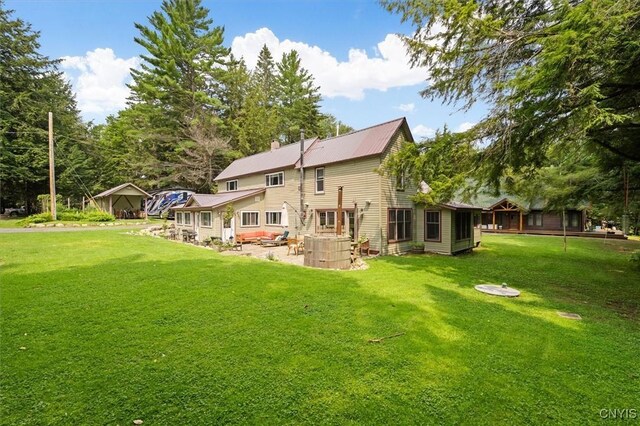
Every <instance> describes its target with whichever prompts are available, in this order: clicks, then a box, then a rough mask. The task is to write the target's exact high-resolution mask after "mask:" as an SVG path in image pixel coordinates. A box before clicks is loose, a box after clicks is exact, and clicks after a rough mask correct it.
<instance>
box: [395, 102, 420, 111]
mask: <svg viewBox="0 0 640 426" xmlns="http://www.w3.org/2000/svg"><path fill="white" fill-rule="evenodd" d="M396 108H397V109H399V110H400V111H403V112H413V111H414V110H415V109H416V104H414V103H410V104H400V105H398V106H397V107H396Z"/></svg>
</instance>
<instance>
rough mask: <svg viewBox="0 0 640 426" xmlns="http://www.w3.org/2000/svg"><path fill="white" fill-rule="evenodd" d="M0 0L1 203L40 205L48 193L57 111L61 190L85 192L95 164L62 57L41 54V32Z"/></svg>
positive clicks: (57, 148) (58, 164)
mask: <svg viewBox="0 0 640 426" xmlns="http://www.w3.org/2000/svg"><path fill="white" fill-rule="evenodd" d="M3 6H4V5H3V4H2V2H0V193H1V194H2V199H1V200H0V204H1V205H0V207H6V206H7V205H15V204H23V203H24V204H26V206H27V208H28V209H29V208H30V207H34V206H35V205H36V202H35V201H36V197H37V195H39V194H42V193H46V192H48V185H49V180H48V176H49V171H48V170H49V160H48V112H49V111H51V112H53V117H54V130H55V137H56V139H55V146H56V154H57V158H56V172H57V173H56V174H57V176H58V177H59V182H58V189H59V192H60V193H64V194H65V195H71V194H74V193H75V194H79V193H81V190H80V187H79V184H78V183H77V181H78V180H79V179H82V175H83V174H84V175H85V176H84V177H85V178H87V175H86V171H87V170H88V169H91V167H90V166H88V164H87V158H86V152H85V150H84V148H83V145H82V144H81V143H82V142H83V141H84V139H85V138H86V137H87V134H86V128H85V126H84V125H83V124H82V121H81V120H80V117H79V113H78V110H77V108H76V103H75V99H74V97H73V94H72V91H71V88H70V86H69V84H68V83H67V82H66V81H65V80H64V78H63V76H62V73H60V72H59V71H58V69H57V64H58V61H54V60H51V59H49V58H47V57H46V56H44V55H42V54H40V53H39V51H38V50H39V48H40V44H39V42H38V38H39V33H38V32H35V31H33V30H32V29H31V25H29V24H27V23H25V22H24V21H22V20H20V19H13V18H12V16H11V15H12V11H10V10H5V9H4V7H3Z"/></svg>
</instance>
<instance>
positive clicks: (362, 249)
mask: <svg viewBox="0 0 640 426" xmlns="http://www.w3.org/2000/svg"><path fill="white" fill-rule="evenodd" d="M364 252H367V256H369V240H365V241H363V242H361V243H360V256H362V255H364Z"/></svg>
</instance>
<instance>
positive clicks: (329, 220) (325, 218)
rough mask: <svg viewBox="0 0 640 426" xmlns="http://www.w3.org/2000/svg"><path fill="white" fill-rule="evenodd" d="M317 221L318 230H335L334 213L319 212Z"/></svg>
mask: <svg viewBox="0 0 640 426" xmlns="http://www.w3.org/2000/svg"><path fill="white" fill-rule="evenodd" d="M318 221H319V223H318V224H319V225H320V229H335V227H336V212H335V211H319V212H318Z"/></svg>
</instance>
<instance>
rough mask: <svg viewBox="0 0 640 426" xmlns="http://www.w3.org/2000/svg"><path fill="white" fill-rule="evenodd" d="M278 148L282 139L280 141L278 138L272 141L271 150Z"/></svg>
mask: <svg viewBox="0 0 640 426" xmlns="http://www.w3.org/2000/svg"><path fill="white" fill-rule="evenodd" d="M278 148H280V141H278V140H276V139H274V140H273V141H271V151H275V150H276V149H278Z"/></svg>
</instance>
